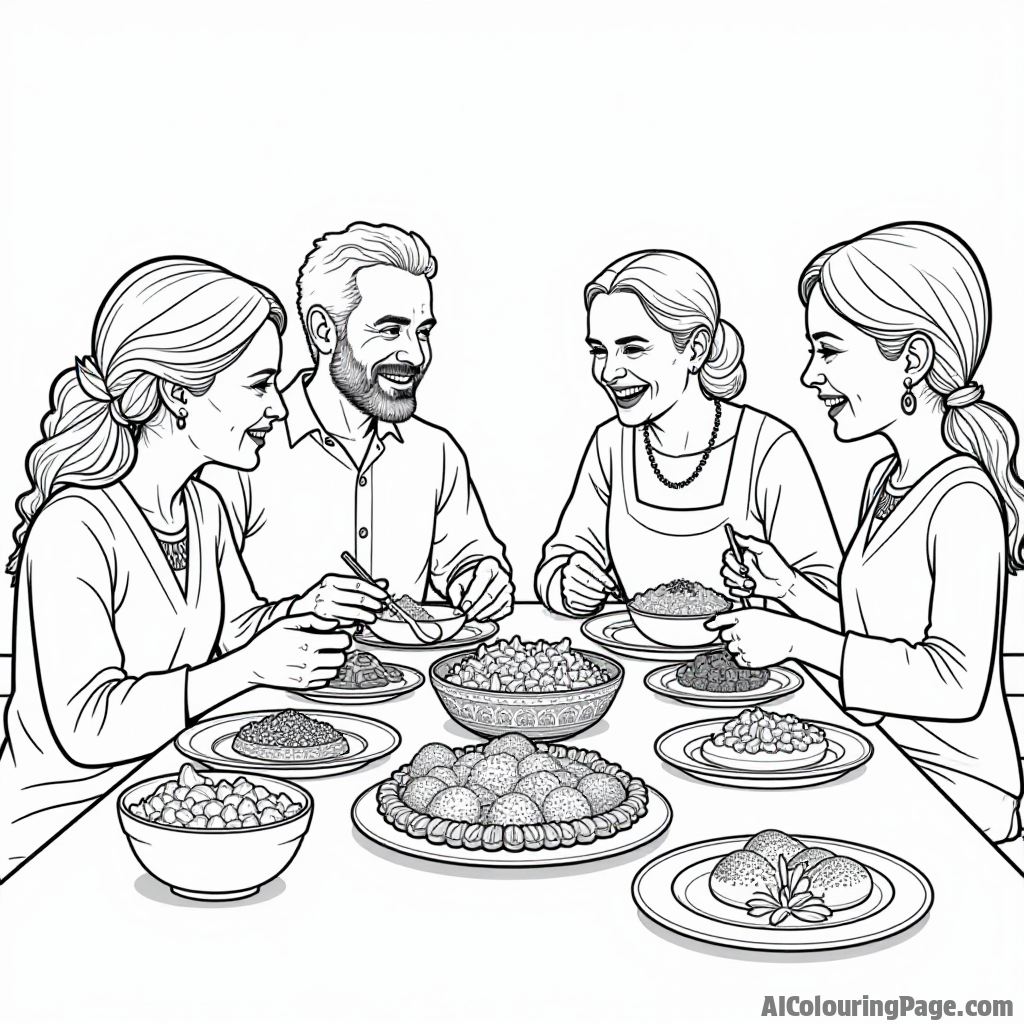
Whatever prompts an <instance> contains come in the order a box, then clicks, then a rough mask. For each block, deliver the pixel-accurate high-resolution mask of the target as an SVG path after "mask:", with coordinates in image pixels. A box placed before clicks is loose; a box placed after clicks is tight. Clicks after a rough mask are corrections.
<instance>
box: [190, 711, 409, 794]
mask: <svg viewBox="0 0 1024 1024" xmlns="http://www.w3.org/2000/svg"><path fill="white" fill-rule="evenodd" d="M401 742H402V737H401V736H400V735H399V734H398V731H397V730H396V729H393V728H392V727H391V726H390V725H387V724H385V723H384V722H379V721H377V719H375V718H364V717H363V716H362V715H350V714H344V713H342V712H340V711H319V710H318V711H310V712H306V713H303V712H301V711H295V710H293V709H291V708H289V709H287V710H285V711H246V712H241V713H239V714H235V715H224V716H222V717H220V718H211V719H209V720H207V721H205V722H200V723H199V724H198V725H194V726H192V727H191V728H189V729H186V730H185V731H184V732H182V733H180V734H179V735H178V737H177V738H176V739H175V741H174V745H175V746H176V747H177V748H178V750H179V751H180V752H181V753H182V754H184V755H185V756H186V757H189V758H192V759H194V760H196V761H199V762H201V763H202V764H205V765H208V766H209V767H210V768H222V769H223V768H229V769H235V768H237V769H239V770H248V771H253V770H254V769H257V768H259V769H262V770H264V771H266V772H270V773H271V774H273V775H276V776H280V777H281V778H318V777H320V776H324V775H343V774H344V773H346V772H352V771H355V770H356V769H358V768H362V767H363V766H364V765H366V764H369V763H370V762H371V761H376V760H378V759H379V758H382V757H385V756H386V755H387V754H390V753H391V751H392V750H395V749H396V748H397V747H398V745H399V743H401Z"/></svg>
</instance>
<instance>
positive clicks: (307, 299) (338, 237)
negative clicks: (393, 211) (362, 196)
mask: <svg viewBox="0 0 1024 1024" xmlns="http://www.w3.org/2000/svg"><path fill="white" fill-rule="evenodd" d="M375 266H385V267H396V268H397V269H399V270H404V271H406V272H407V273H410V274H422V275H423V276H424V277H426V278H427V279H430V278H432V277H433V276H434V274H435V273H437V262H436V260H435V259H434V257H433V256H432V255H431V253H430V247H429V246H428V245H427V243H426V242H425V241H423V239H422V238H421V237H420V236H419V235H417V234H415V233H414V232H411V231H403V230H402V229H401V228H396V227H395V226H394V225H393V224H363V223H361V222H356V223H354V224H349V226H348V227H347V228H345V230H344V231H330V232H328V233H327V234H326V235H324V236H323V237H322V238H318V239H317V240H316V242H315V243H314V244H313V249H312V250H311V252H310V253H309V255H308V256H306V260H305V262H304V263H303V264H302V267H301V269H300V270H299V280H298V286H299V317H300V319H301V320H302V329H303V331H304V332H305V334H306V343H307V344H308V345H309V350H310V352H311V353H312V355H313V360H314V362H315V361H316V360H317V359H318V358H319V355H320V353H319V351H318V350H317V347H316V345H315V344H314V342H313V339H312V338H311V337H310V336H309V329H308V327H307V324H306V314H307V313H308V312H309V310H310V309H312V307H313V306H322V307H323V308H324V309H326V310H327V312H328V313H329V314H330V316H331V318H332V319H333V320H334V322H335V324H336V325H337V326H338V328H339V330H340V331H342V332H344V330H345V328H346V327H347V325H348V318H349V314H350V313H351V312H352V310H353V309H355V307H356V306H357V305H358V304H359V286H358V284H357V282H356V275H357V274H358V273H359V271H360V270H364V269H365V268H366V267H375Z"/></svg>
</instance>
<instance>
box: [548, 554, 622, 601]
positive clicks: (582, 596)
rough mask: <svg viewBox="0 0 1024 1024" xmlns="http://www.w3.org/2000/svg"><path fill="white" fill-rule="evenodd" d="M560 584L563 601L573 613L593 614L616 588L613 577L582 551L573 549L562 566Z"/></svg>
mask: <svg viewBox="0 0 1024 1024" xmlns="http://www.w3.org/2000/svg"><path fill="white" fill-rule="evenodd" d="M559 585H560V587H561V589H562V604H563V606H564V607H565V609H566V610H567V611H568V612H569V613H570V614H572V615H593V614H594V612H596V611H599V610H600V609H601V608H602V607H604V603H605V601H607V600H608V597H609V596H610V595H611V594H612V593H613V592H614V590H615V580H613V579H612V578H611V576H609V575H608V573H606V572H605V571H604V569H602V568H601V566H599V565H598V564H597V562H595V561H594V560H593V559H592V558H591V557H590V556H589V555H586V554H584V553H583V552H582V551H574V552H573V554H572V556H571V557H570V558H569V561H568V562H566V563H565V565H564V566H563V567H562V571H561V573H560V579H559Z"/></svg>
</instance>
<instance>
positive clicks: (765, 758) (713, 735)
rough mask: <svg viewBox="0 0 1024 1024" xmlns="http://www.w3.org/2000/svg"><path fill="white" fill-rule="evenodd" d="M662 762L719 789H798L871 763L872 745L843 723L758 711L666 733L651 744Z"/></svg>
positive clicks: (691, 725)
mask: <svg viewBox="0 0 1024 1024" xmlns="http://www.w3.org/2000/svg"><path fill="white" fill-rule="evenodd" d="M654 752H655V753H656V754H657V755H658V757H660V758H661V759H662V761H664V762H665V763H666V764H670V765H673V766H674V767H676V768H678V769H679V770H680V771H682V772H685V773H686V774H687V775H692V776H693V777H694V778H698V779H701V780H702V781H704V782H712V783H715V784H716V785H720V786H734V787H738V788H741V789H800V788H803V787H805V786H819V785H821V784H822V783H825V782H832V781H834V780H835V779H838V778H840V777H841V776H843V775H846V774H847V773H848V772H852V771H853V770H854V769H855V768H859V767H860V766H861V765H863V764H865V763H866V762H867V761H868V760H870V758H871V755H872V754H873V753H874V748H873V747H872V745H871V743H870V741H869V740H868V739H867V738H866V737H864V736H861V735H860V734H859V733H856V732H854V731H853V730H852V729H846V728H844V727H843V726H841V725H832V724H831V723H828V722H805V721H803V720H801V719H799V718H797V716H796V715H780V714H776V713H775V712H772V711H765V710H763V709H762V708H760V707H753V708H744V709H743V711H741V712H740V713H739V714H738V715H737V716H736V717H735V718H713V719H708V720H705V721H701V722H690V723H688V724H686V725H681V726H678V727H677V728H675V729H669V730H668V731H667V732H664V733H662V734H661V735H660V736H659V737H658V738H657V740H655V742H654Z"/></svg>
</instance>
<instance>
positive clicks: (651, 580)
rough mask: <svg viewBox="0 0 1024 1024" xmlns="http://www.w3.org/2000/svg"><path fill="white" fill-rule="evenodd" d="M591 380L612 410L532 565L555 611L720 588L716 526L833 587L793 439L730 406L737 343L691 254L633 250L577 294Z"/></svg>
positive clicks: (832, 554)
mask: <svg viewBox="0 0 1024 1024" xmlns="http://www.w3.org/2000/svg"><path fill="white" fill-rule="evenodd" d="M584 298H585V302H586V307H587V325H588V334H587V345H588V346H589V348H590V352H591V355H592V357H593V364H592V373H593V376H594V379H595V381H597V383H598V384H599V385H600V386H601V387H602V389H603V390H604V391H605V393H606V394H607V395H608V397H609V399H610V400H611V401H612V404H613V405H614V406H615V412H616V416H615V417H614V418H612V419H610V420H608V421H606V422H605V423H602V424H601V425H600V426H599V427H598V428H597V430H596V431H595V433H594V435H593V437H592V438H591V440H590V445H589V446H588V448H587V451H586V454H585V455H584V457H583V463H582V465H581V466H580V469H579V473H578V474H577V477H576V482H575V485H574V487H573V491H572V494H571V496H570V498H569V501H568V503H567V504H566V506H565V508H564V510H563V511H562V515H561V518H560V519H559V522H558V527H557V529H556V531H555V534H554V536H553V537H552V538H551V539H550V540H549V541H548V543H547V544H546V545H545V547H544V556H543V560H542V562H541V565H540V567H539V569H538V570H537V580H536V586H537V594H538V596H539V597H540V599H541V601H542V602H543V603H544V604H545V605H546V606H547V607H548V608H550V609H551V610H552V611H556V612H561V613H563V614H569V615H577V616H582V615H589V614H592V613H594V612H596V611H597V610H598V609H600V608H601V606H602V605H603V604H604V603H605V601H606V600H608V598H609V597H610V596H611V595H612V594H613V593H616V592H618V593H619V594H620V596H624V597H626V598H629V597H632V596H633V595H635V594H637V593H638V592H640V591H643V590H646V589H648V588H650V587H655V586H657V585H658V584H661V583H667V582H669V581H671V580H673V579H676V578H685V579H687V580H691V581H693V582H696V583H700V584H703V585H704V586H706V587H710V588H713V589H717V588H720V586H721V583H720V579H719V569H720V567H721V551H722V546H723V544H725V543H726V534H725V532H724V530H723V527H724V525H725V524H727V523H728V524H731V525H732V527H733V528H734V529H735V530H736V532H737V533H738V534H741V535H744V536H753V537H755V538H767V539H770V540H771V541H772V542H773V543H774V544H775V545H776V546H777V547H778V548H779V550H780V551H785V552H786V556H787V558H788V559H789V560H790V562H791V563H792V564H793V565H795V566H797V567H798V568H799V570H800V573H801V579H803V580H804V581H805V582H807V583H808V585H809V586H812V587H815V588H821V590H822V591H824V593H825V594H826V595H827V594H834V593H835V580H836V573H837V569H838V565H839V541H838V538H837V537H836V532H835V526H834V525H833V523H832V518H831V516H830V515H829V512H828V508H827V506H826V504H825V499H824V496H823V495H822V492H821V487H820V485H819V483H818V479H817V477H816V476H815V474H814V470H813V469H812V468H811V464H810V461H809V459H808V457H807V453H806V452H805V451H804V448H803V446H802V445H801V443H800V440H799V438H798V437H797V436H796V434H795V433H793V431H792V430H791V429H790V428H789V427H787V426H786V425H785V424H784V423H781V422H779V421H778V420H776V419H774V418H773V417H771V416H768V415H767V414H765V413H763V412H759V411H758V410H757V409H754V408H752V407H750V406H744V405H741V404H740V403H738V402H737V401H735V399H736V397H737V396H738V395H739V393H740V391H741V390H742V389H743V384H744V381H745V379H746V371H745V369H744V366H743V341H742V339H741V338H740V335H739V333H738V332H737V330H736V329H735V328H734V327H733V326H732V325H731V324H730V323H728V322H727V321H726V320H724V319H722V317H721V314H720V311H719V297H718V289H717V288H716V287H715V283H714V281H713V280H712V279H711V275H710V274H709V273H708V272H707V270H705V269H704V267H702V266H701V265H700V264H699V263H697V262H696V261H695V260H693V259H690V258H689V257H688V256H684V255H683V254H682V253H679V252H672V251H670V250H646V251H643V252H635V253H630V254H629V255H628V256H624V257H622V258H621V259H618V260H616V261H615V262H614V263H612V264H611V266H609V267H607V268H606V269H605V270H604V271H602V272H601V273H600V274H599V275H598V276H597V277H596V278H595V279H594V280H593V281H591V283H590V284H588V285H587V287H586V290H585V292H584Z"/></svg>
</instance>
